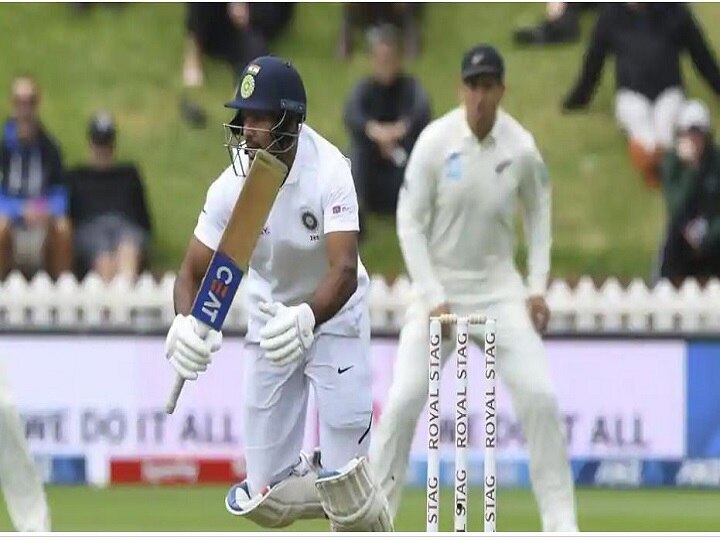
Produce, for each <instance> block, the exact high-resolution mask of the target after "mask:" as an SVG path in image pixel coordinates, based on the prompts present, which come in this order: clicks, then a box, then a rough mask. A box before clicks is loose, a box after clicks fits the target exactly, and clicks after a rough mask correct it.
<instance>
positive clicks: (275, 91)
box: [225, 56, 307, 122]
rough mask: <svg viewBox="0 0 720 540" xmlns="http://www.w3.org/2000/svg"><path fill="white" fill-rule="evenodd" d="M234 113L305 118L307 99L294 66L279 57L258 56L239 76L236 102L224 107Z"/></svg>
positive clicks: (229, 102) (233, 101)
mask: <svg viewBox="0 0 720 540" xmlns="http://www.w3.org/2000/svg"><path fill="white" fill-rule="evenodd" d="M225 106H226V107H228V108H230V109H235V110H237V111H242V110H256V111H269V112H278V113H285V112H288V113H294V114H297V115H299V116H300V119H301V122H302V121H304V120H305V117H306V116H307V96H306V94H305V85H304V84H303V81H302V78H301V77H300V74H299V73H298V72H297V70H296V69H295V68H294V67H293V65H292V64H291V63H290V62H288V61H287V60H283V59H282V58H280V57H278V56H260V57H258V58H256V59H255V60H253V61H252V62H250V63H249V64H248V65H247V66H245V69H244V70H243V72H242V74H241V75H240V83H239V84H238V87H237V90H236V92H235V98H234V99H233V100H232V101H228V102H227V103H226V104H225Z"/></svg>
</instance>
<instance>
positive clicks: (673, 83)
mask: <svg viewBox="0 0 720 540" xmlns="http://www.w3.org/2000/svg"><path fill="white" fill-rule="evenodd" d="M342 9H343V15H342V19H341V26H340V28H339V31H338V37H337V44H336V55H337V56H338V58H340V59H348V58H350V57H351V56H352V55H353V54H354V53H355V52H356V50H357V45H358V43H360V42H361V40H362V41H363V42H364V43H365V48H364V52H365V54H367V55H368V56H369V59H370V66H371V69H370V72H369V73H368V74H367V75H366V76H365V77H363V78H362V79H360V80H359V81H357V83H356V84H355V85H354V87H353V89H352V91H351V92H350V94H349V95H348V96H347V98H346V101H345V108H344V124H345V128H346V129H347V132H348V134H349V136H350V146H349V148H347V153H348V155H349V156H350V158H351V162H352V169H353V176H354V179H355V182H356V187H357V192H358V198H359V201H360V206H361V233H362V232H363V231H364V230H365V228H364V227H363V226H362V220H363V218H364V216H366V215H367V214H368V213H376V214H388V215H394V213H395V209H396V205H397V198H398V192H399V190H400V187H401V185H402V183H403V177H404V169H405V164H406V162H407V158H408V155H409V154H410V152H411V150H412V147H413V145H414V143H415V141H416V139H417V137H418V135H419V133H420V131H421V130H422V129H423V128H424V127H425V126H426V125H427V124H428V123H429V122H430V120H431V118H432V115H433V111H431V104H430V99H429V97H428V94H427V93H426V91H425V90H424V89H423V86H422V84H421V82H420V81H419V80H418V79H417V78H416V77H414V76H413V75H412V74H411V73H410V72H408V70H407V69H406V68H405V60H406V59H414V58H417V57H418V56H419V55H420V54H422V49H423V43H422V38H421V36H422V15H423V13H422V11H423V6H422V5H421V4H407V3H351V4H344V5H343V8H342ZM293 15H294V5H293V4H291V3H272V2H269V3H237V2H233V3H191V4H187V7H186V20H185V29H186V39H185V48H184V53H183V54H184V57H183V64H182V65H183V68H182V81H183V86H184V88H185V89H186V90H187V93H186V95H190V92H191V89H193V88H197V87H200V86H202V85H203V84H204V79H205V74H204V68H203V61H204V59H205V58H206V57H214V58H219V59H222V60H223V61H225V62H227V64H228V65H229V66H230V67H231V69H233V70H234V71H236V72H240V71H241V70H242V68H243V67H244V66H245V64H247V62H248V61H250V60H251V59H252V58H254V57H256V56H259V55H262V54H266V53H268V52H272V50H273V44H274V42H275V39H276V38H277V37H278V36H279V35H281V34H282V33H283V32H284V31H286V30H287V29H288V28H289V27H290V25H291V23H292V20H293ZM582 17H591V18H593V28H592V31H591V33H590V35H589V36H587V38H586V40H587V44H586V50H585V53H584V56H583V59H582V62H581V64H580V68H579V73H578V76H577V80H576V82H575V83H574V84H573V86H572V88H571V89H570V90H569V91H568V92H567V94H566V95H565V97H564V98H563V99H562V100H561V103H560V108H561V110H562V111H564V112H565V113H568V114H570V113H573V114H578V113H580V112H582V111H583V110H584V109H586V108H587V107H588V105H589V104H590V102H591V100H592V97H593V94H594V92H595V89H596V88H597V86H598V84H599V82H600V79H601V77H602V72H603V67H604V64H605V61H606V59H607V58H608V57H610V56H612V57H614V60H615V74H614V79H615V89H616V91H615V102H614V117H615V120H616V122H617V125H618V127H619V131H620V132H621V133H622V134H623V136H624V137H625V139H626V140H627V148H628V159H629V161H630V163H631V164H632V166H633V167H634V169H635V170H636V171H637V173H638V177H639V178H640V179H641V181H642V182H643V183H644V185H646V186H647V187H648V188H649V189H652V190H659V191H660V193H662V195H663V197H664V199H665V202H666V210H667V216H668V217H667V227H666V229H665V234H664V235H663V237H664V241H663V244H662V245H661V246H659V248H658V262H657V267H656V268H655V270H654V272H653V274H654V277H655V278H659V277H666V278H669V279H671V280H672V281H674V282H676V283H677V282H680V281H682V279H684V278H685V277H687V276H696V277H701V278H703V277H709V276H720V153H719V152H720V150H719V149H718V146H717V144H716V143H715V139H714V129H713V122H712V117H711V114H710V112H709V109H708V107H707V105H706V104H704V103H703V102H701V101H699V100H697V99H692V97H691V96H688V95H687V90H686V87H685V84H684V81H683V76H682V69H681V60H682V58H683V57H684V56H685V55H687V56H688V57H689V58H690V60H692V63H693V64H694V66H695V68H696V69H697V71H698V73H699V74H700V76H701V77H702V78H703V79H704V80H705V81H706V82H707V84H708V85H709V87H710V88H711V89H712V91H713V93H714V94H715V95H716V96H717V95H720V69H719V68H718V64H717V60H716V57H715V54H714V52H713V51H712V49H711V48H710V46H709V45H708V43H707V40H706V39H705V37H704V35H703V31H702V28H701V26H700V24H699V23H698V21H696V19H695V18H694V16H693V14H692V12H691V10H690V9H689V8H688V7H687V6H686V5H684V4H665V3H658V4H654V3H648V4H639V3H620V4H607V5H605V4H596V3H584V4H574V3H561V2H550V3H548V4H547V7H546V10H545V15H544V17H543V19H542V20H541V21H539V22H538V24H537V25H535V26H529V27H521V28H516V29H515V30H514V33H513V40H514V42H515V44H516V46H517V47H557V46H560V45H561V44H564V43H573V42H577V41H581V40H583V39H585V38H583V36H582V32H581V26H580V20H581V18H582ZM548 54H552V51H551V50H550V51H548ZM41 90H42V89H41V88H39V86H38V84H37V82H36V81H35V80H34V79H33V78H32V77H31V76H28V75H20V76H17V77H16V78H15V79H14V80H13V82H12V85H11V88H10V114H9V117H8V119H7V120H6V121H5V124H4V126H3V130H2V141H1V142H0V279H3V278H4V277H5V276H6V275H7V274H8V272H10V271H11V270H13V269H19V270H21V271H22V272H24V273H25V274H27V275H31V274H32V273H33V272H35V271H37V270H38V269H44V270H46V271H47V272H48V273H49V274H50V276H51V277H53V278H57V277H58V276H59V275H60V274H62V273H63V272H68V271H72V272H74V273H76V274H77V275H78V276H82V275H84V274H85V273H86V272H88V271H91V270H92V271H95V272H97V273H98V274H99V275H100V276H101V277H102V278H103V279H104V280H106V281H111V280H112V279H114V278H115V277H117V276H121V277H122V278H123V279H128V280H133V279H135V277H136V276H137V275H138V273H139V272H140V271H141V270H142V269H143V268H145V267H147V265H148V261H149V260H150V258H151V253H150V248H151V245H152V219H151V216H150V214H149V211H148V204H147V201H146V196H145V191H144V187H143V179H142V174H141V172H140V168H139V166H138V165H136V164H133V163H119V162H117V160H116V145H117V142H118V139H119V137H118V131H119V130H118V126H116V123H115V121H114V119H113V116H112V113H111V112H108V111H98V112H97V113H96V114H94V115H93V116H92V117H91V118H90V119H88V127H87V141H88V157H87V162H86V163H84V164H81V165H79V166H76V167H73V168H67V167H66V166H65V163H64V161H63V157H62V150H61V144H60V143H59V142H58V140H56V138H55V137H53V134H51V133H49V132H48V130H47V129H46V127H45V126H44V125H43V123H42V121H41V118H40V113H39V110H40V105H41V98H42V93H41ZM434 112H435V113H436V114H437V113H440V112H442V111H434ZM181 113H182V115H183V117H184V118H185V120H186V121H187V122H188V123H189V124H190V125H192V126H195V127H202V126H204V124H205V112H204V110H203V109H202V107H201V106H200V105H199V104H197V103H194V102H193V101H192V100H191V99H190V98H184V99H183V101H182V103H181Z"/></svg>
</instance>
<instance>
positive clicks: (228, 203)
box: [194, 171, 240, 250]
mask: <svg viewBox="0 0 720 540" xmlns="http://www.w3.org/2000/svg"><path fill="white" fill-rule="evenodd" d="M233 180H236V181H237V184H238V186H237V192H238V193H239V189H240V187H239V184H240V179H239V178H235V179H232V178H228V176H227V171H226V172H225V173H223V174H222V175H220V177H219V178H218V179H217V180H215V181H214V182H213V183H212V185H211V186H210V188H209V189H208V192H207V196H206V198H205V205H204V206H203V209H202V211H201V212H200V215H199V216H198V221H197V225H196V226H195V232H194V234H195V238H197V239H198V240H199V241H200V242H202V243H203V244H205V245H206V246H207V247H209V248H210V249H212V250H216V249H217V247H218V245H219V244H220V238H221V237H222V234H223V232H224V231H225V226H226V225H227V222H228V220H229V219H230V214H231V213H232V209H233V203H234V202H235V199H236V198H237V194H238V193H231V191H235V190H232V189H230V188H232V187H233V183H232V181H233Z"/></svg>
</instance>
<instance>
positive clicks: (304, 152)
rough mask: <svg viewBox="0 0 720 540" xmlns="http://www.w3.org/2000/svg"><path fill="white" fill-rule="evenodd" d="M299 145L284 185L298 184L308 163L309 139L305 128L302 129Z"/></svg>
mask: <svg viewBox="0 0 720 540" xmlns="http://www.w3.org/2000/svg"><path fill="white" fill-rule="evenodd" d="M297 145H298V147H297V152H296V153H295V161H294V162H293V164H292V167H290V172H289V173H288V177H287V178H286V179H285V183H284V184H283V185H290V184H296V183H297V181H298V180H299V179H300V175H301V174H302V170H303V169H304V168H305V166H306V165H307V156H308V141H307V133H304V130H303V129H300V134H299V135H298V141H297Z"/></svg>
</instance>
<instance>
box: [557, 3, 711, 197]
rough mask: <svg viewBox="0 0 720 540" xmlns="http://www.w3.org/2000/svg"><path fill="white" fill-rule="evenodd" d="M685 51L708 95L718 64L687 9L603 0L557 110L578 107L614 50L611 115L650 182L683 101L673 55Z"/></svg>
mask: <svg viewBox="0 0 720 540" xmlns="http://www.w3.org/2000/svg"><path fill="white" fill-rule="evenodd" d="M683 51H688V52H689V53H690V57H691V58H692V60H693V62H694V63H695V66H696V68H697V69H698V71H699V72H700V74H701V75H702V76H703V78H704V79H705V80H706V81H707V82H708V84H709V85H710V86H711V87H712V89H713V90H714V91H715V93H716V94H720V70H718V66H717V63H716V61H715V57H714V56H713V53H712V52H711V51H710V49H709V48H708V46H707V44H706V42H705V39H704V37H703V34H702V30H701V29H700V28H699V27H698V25H697V23H696V22H695V19H694V18H693V16H692V13H691V12H690V10H689V9H688V7H687V6H685V5H682V4H635V3H632V4H612V5H608V6H604V7H603V9H602V11H601V13H600V15H599V17H598V20H597V23H596V25H595V28H594V30H593V35H592V39H591V42H590V45H589V46H588V49H587V51H586V53H585V58H584V62H583V67H582V71H581V73H580V77H579V79H578V81H577V83H576V84H575V87H574V88H573V89H572V90H571V91H570V93H569V94H568V96H567V97H566V98H565V100H564V102H563V107H564V109H565V110H572V109H580V108H584V107H585V106H587V105H588V103H589V102H590V99H591V97H592V95H593V92H594V91H595V88H596V86H597V83H598V81H599V80H600V75H601V73H602V68H603V63H604V61H605V57H606V56H607V55H608V54H614V55H615V57H616V61H615V81H616V87H617V93H616V97H615V116H616V119H617V122H618V124H620V127H621V128H622V129H623V130H624V131H625V132H626V133H627V135H628V138H629V150H630V158H631V160H632V163H633V165H634V166H635V167H636V168H637V169H638V171H639V172H640V173H641V174H642V176H643V179H644V180H645V182H646V184H647V185H649V186H653V187H654V186H657V185H658V184H659V180H658V176H657V174H658V170H657V166H658V164H659V161H660V157H661V155H662V153H663V151H664V150H665V149H668V148H669V147H670V146H671V144H672V139H673V133H674V128H675V120H676V118H677V114H678V110H679V109H680V106H681V105H682V103H683V101H684V92H683V82H682V75H681V71H680V54H681V53H682V52H683Z"/></svg>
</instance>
